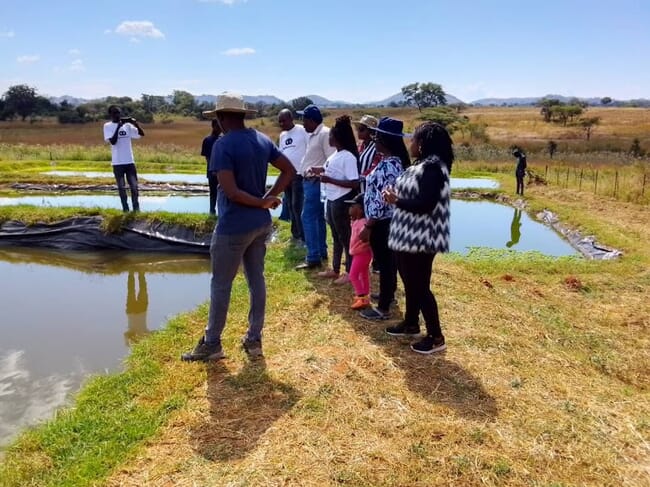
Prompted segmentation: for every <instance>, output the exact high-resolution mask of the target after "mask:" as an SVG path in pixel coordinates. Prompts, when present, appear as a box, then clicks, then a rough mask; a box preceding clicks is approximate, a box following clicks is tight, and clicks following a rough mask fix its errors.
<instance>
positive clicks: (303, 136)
mask: <svg viewBox="0 0 650 487" xmlns="http://www.w3.org/2000/svg"><path fill="white" fill-rule="evenodd" d="M307 140H308V136H307V131H306V130H305V128H304V127H303V126H302V125H298V124H296V125H294V126H293V128H292V129H291V130H285V131H284V132H282V133H281V134H280V146H279V147H278V149H280V152H282V154H283V155H285V156H286V158H287V159H289V160H290V161H291V164H293V167H294V168H295V169H296V171H298V172H300V164H301V162H302V158H303V157H305V152H306V151H307Z"/></svg>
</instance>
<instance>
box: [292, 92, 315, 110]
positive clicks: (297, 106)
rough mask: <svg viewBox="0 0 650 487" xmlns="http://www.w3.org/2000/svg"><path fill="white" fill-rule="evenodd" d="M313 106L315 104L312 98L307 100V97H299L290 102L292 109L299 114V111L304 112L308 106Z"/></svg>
mask: <svg viewBox="0 0 650 487" xmlns="http://www.w3.org/2000/svg"><path fill="white" fill-rule="evenodd" d="M313 104H314V102H313V101H312V100H311V98H307V97H306V96H299V97H298V98H294V99H293V100H291V101H290V102H289V105H291V109H292V110H293V111H294V112H297V111H298V110H304V109H305V107H306V106H308V105H313Z"/></svg>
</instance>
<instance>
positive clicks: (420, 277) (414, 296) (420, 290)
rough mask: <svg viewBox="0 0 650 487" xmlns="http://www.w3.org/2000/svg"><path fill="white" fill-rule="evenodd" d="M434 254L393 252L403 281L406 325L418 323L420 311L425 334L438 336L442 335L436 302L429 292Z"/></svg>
mask: <svg viewBox="0 0 650 487" xmlns="http://www.w3.org/2000/svg"><path fill="white" fill-rule="evenodd" d="M435 255H436V254H423V253H418V254H410V253H407V252H395V260H396V261H397V269H398V270H399V275H400V277H401V278H402V282H403V283H404V294H405V297H406V312H405V313H404V322H405V323H406V324H407V325H408V326H416V325H418V323H419V319H420V312H422V316H423V317H424V323H425V325H426V327H427V335H429V336H432V337H435V338H438V337H440V336H442V330H441V328H440V317H439V316H438V303H436V298H435V296H434V295H433V293H432V292H431V269H432V267H433V258H434V257H435Z"/></svg>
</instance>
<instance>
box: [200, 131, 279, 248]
mask: <svg viewBox="0 0 650 487" xmlns="http://www.w3.org/2000/svg"><path fill="white" fill-rule="evenodd" d="M278 157H280V152H279V151H278V149H277V147H276V146H275V144H274V143H273V142H271V139H269V138H268V137H267V136H266V135H264V134H262V133H260V132H258V131H257V130H254V129H243V130H234V131H231V132H228V133H227V134H226V135H224V136H222V137H221V138H219V139H218V140H217V141H216V142H215V144H214V146H213V147H212V154H211V156H210V166H209V170H210V172H213V171H215V172H218V171H222V170H228V171H232V172H233V174H234V176H235V182H236V183H237V187H238V188H239V189H241V190H243V191H246V192H247V193H249V194H251V195H253V196H257V197H258V198H261V197H262V196H264V193H265V192H266V173H267V170H268V164H269V162H273V161H275V160H277V159H278ZM217 213H218V215H219V220H218V221H217V234H220V235H237V234H241V233H248V232H250V231H253V230H255V229H256V228H260V227H263V226H266V225H270V224H271V213H270V212H269V210H266V209H263V208H253V207H251V206H244V205H240V204H237V203H235V202H233V201H230V200H229V199H228V197H227V196H226V194H225V193H224V192H223V190H222V189H221V188H219V192H218V193H217Z"/></svg>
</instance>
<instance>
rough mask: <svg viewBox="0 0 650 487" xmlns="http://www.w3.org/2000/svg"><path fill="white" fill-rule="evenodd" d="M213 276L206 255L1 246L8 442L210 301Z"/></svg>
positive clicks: (1, 358) (1, 397)
mask: <svg viewBox="0 0 650 487" xmlns="http://www.w3.org/2000/svg"><path fill="white" fill-rule="evenodd" d="M209 272H210V261H209V259H208V258H207V257H203V256H189V257H185V256H179V255H164V254H163V255H152V254H124V253H118V252H101V253H85V252H76V253H73V252H54V251H42V250H35V249H10V250H7V249H3V248H0V276H2V280H3V282H4V283H5V285H3V288H2V293H0V309H1V310H2V319H1V320H0V446H1V445H4V444H6V443H7V442H8V441H9V439H10V438H11V437H12V436H13V435H14V434H15V433H16V432H17V431H19V430H20V429H22V428H24V427H25V426H27V425H32V424H35V423H37V422H39V421H40V420H43V419H47V418H49V417H51V415H52V413H53V411H54V410H55V409H56V408H58V407H60V406H61V405H63V404H64V403H65V401H66V399H67V398H68V396H69V393H70V392H74V391H76V390H78V389H79V387H80V385H81V383H82V382H83V380H84V378H85V377H87V376H88V375H89V374H97V373H99V374H101V373H104V372H106V371H114V370H116V369H119V368H120V366H121V362H122V360H123V358H124V357H125V356H126V355H127V354H128V351H129V349H128V346H129V345H130V344H131V343H134V342H135V341H137V340H138V339H140V338H141V337H142V336H144V335H145V334H147V333H150V332H152V331H155V330H156V329H158V328H160V327H161V326H162V325H164V324H165V323H166V322H167V320H168V319H169V318H170V317H171V316H173V315H176V314H178V313H181V312H183V311H189V310H192V309H194V308H196V307H197V306H198V305H199V304H201V303H203V302H205V301H206V300H207V299H208V292H209V282H210V273H209ZM6 283H10V285H6ZM179 290H182V292H181V291H179ZM125 303H126V306H125Z"/></svg>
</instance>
